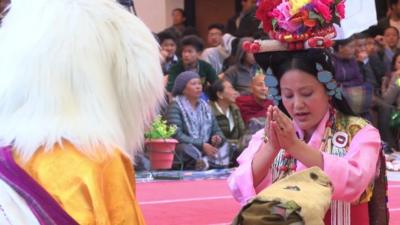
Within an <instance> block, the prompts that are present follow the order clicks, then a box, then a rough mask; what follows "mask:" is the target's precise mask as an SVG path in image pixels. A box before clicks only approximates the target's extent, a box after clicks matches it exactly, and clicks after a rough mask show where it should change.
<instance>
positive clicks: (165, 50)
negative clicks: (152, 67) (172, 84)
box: [157, 31, 178, 82]
mask: <svg viewBox="0 0 400 225" xmlns="http://www.w3.org/2000/svg"><path fill="white" fill-rule="evenodd" d="M157 36H158V40H159V43H160V47H161V57H162V60H161V61H162V64H161V66H162V70H163V73H164V76H166V82H167V80H168V77H167V76H168V71H169V69H170V68H171V67H172V65H174V64H176V63H178V56H177V55H176V48H177V45H178V43H177V39H176V37H175V36H174V34H172V33H170V32H166V31H164V32H161V33H159V34H158V35H157Z"/></svg>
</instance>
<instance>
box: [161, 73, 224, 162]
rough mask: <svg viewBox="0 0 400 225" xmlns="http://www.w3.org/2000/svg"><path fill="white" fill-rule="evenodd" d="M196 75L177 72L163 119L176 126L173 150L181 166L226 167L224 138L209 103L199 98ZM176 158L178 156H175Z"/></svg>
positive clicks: (198, 78) (198, 79)
mask: <svg viewBox="0 0 400 225" xmlns="http://www.w3.org/2000/svg"><path fill="white" fill-rule="evenodd" d="M201 93H202V85H201V81H200V76H199V75H198V74H197V73H195V72H193V71H185V72H182V73H181V74H179V75H178V77H177V78H176V80H175V84H174V87H173V89H172V95H173V96H174V99H173V101H172V102H171V104H170V106H169V109H168V114H167V120H168V122H169V123H170V124H175V125H176V126H177V131H176V134H175V136H174V137H175V138H176V139H177V140H178V142H179V143H178V145H177V147H176V152H177V154H178V158H179V159H181V161H182V163H183V166H184V168H185V169H196V170H205V169H208V168H220V167H225V166H228V164H229V151H228V146H227V144H226V143H225V137H224V135H223V133H222V132H221V129H220V128H219V126H218V123H217V120H216V119H215V116H214V115H213V113H212V111H211V109H210V107H209V105H208V104H207V102H205V101H204V100H203V99H201V98H200V96H201ZM177 160H178V159H177Z"/></svg>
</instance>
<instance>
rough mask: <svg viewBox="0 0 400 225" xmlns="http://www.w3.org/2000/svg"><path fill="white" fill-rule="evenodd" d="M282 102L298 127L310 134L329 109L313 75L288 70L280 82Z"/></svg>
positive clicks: (321, 89)
mask: <svg viewBox="0 0 400 225" xmlns="http://www.w3.org/2000/svg"><path fill="white" fill-rule="evenodd" d="M280 88H281V94H282V102H283V105H284V106H285V108H286V110H287V111H288V113H289V114H290V116H291V117H292V118H293V119H294V120H295V121H296V123H297V124H298V125H299V127H300V128H301V129H302V130H303V131H305V132H306V133H308V134H312V132H313V131H314V130H315V128H316V127H317V126H318V124H319V122H320V121H321V120H322V118H323V117H324V115H325V114H326V112H327V111H328V109H329V98H330V97H329V96H328V95H327V94H326V91H325V87H324V85H323V84H321V83H320V82H319V81H318V80H317V79H316V78H315V77H314V76H313V75H311V74H309V73H306V72H303V71H301V70H297V69H296V70H289V71H287V72H286V73H285V74H283V76H282V78H281V80H280Z"/></svg>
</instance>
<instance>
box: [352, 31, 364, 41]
mask: <svg viewBox="0 0 400 225" xmlns="http://www.w3.org/2000/svg"><path fill="white" fill-rule="evenodd" d="M353 38H354V40H360V39H366V38H368V34H366V33H357V34H354V35H353Z"/></svg>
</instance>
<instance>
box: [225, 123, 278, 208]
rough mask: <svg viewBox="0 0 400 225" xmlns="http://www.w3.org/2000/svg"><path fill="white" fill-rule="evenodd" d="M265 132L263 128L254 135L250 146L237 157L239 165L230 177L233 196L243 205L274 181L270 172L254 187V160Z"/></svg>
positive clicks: (229, 183)
mask: <svg viewBox="0 0 400 225" xmlns="http://www.w3.org/2000/svg"><path fill="white" fill-rule="evenodd" d="M263 134H264V132H263V130H261V131H258V132H257V133H255V134H254V135H253V137H252V138H251V141H250V143H249V146H248V147H247V148H246V149H245V150H244V151H243V152H242V154H241V155H240V156H239V158H238V159H237V161H238V163H239V167H238V168H236V170H235V171H234V172H233V173H232V174H231V176H230V177H229V178H228V186H229V189H230V190H231V192H232V195H233V197H234V198H235V199H236V200H237V201H238V202H240V204H242V205H244V204H246V203H247V201H248V200H250V199H251V198H252V197H254V196H255V195H256V193H258V192H260V191H261V190H262V189H264V188H265V187H267V186H268V185H270V184H271V183H272V176H271V173H268V174H267V176H266V177H265V178H264V180H263V181H262V182H261V183H260V184H259V185H258V186H257V187H255V188H254V184H253V172H252V161H253V157H254V155H255V154H256V152H257V151H258V149H259V148H260V146H261V144H262V141H263Z"/></svg>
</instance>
